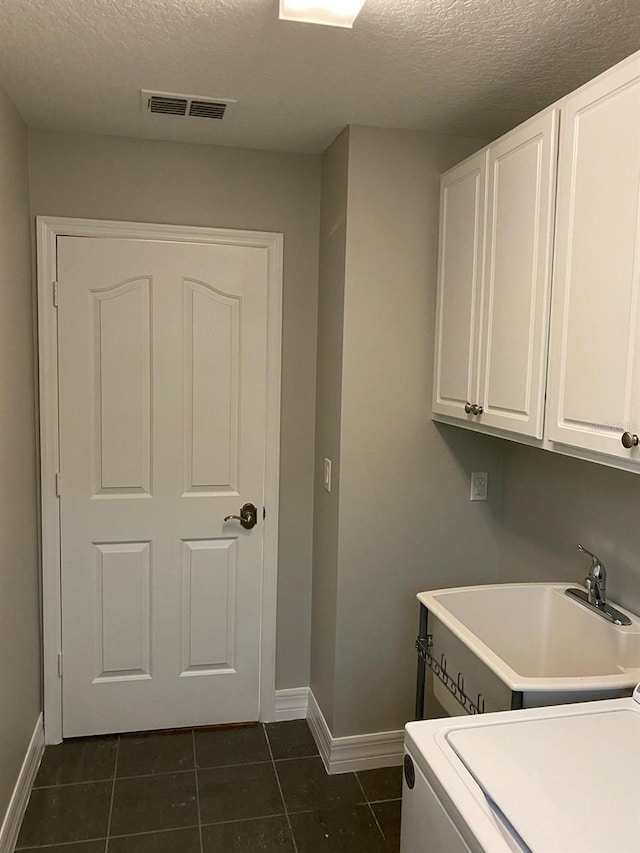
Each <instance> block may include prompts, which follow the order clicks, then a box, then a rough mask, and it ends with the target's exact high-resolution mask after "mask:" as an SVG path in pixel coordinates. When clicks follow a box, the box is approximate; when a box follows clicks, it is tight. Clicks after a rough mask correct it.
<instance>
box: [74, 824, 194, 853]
mask: <svg viewBox="0 0 640 853" xmlns="http://www.w3.org/2000/svg"><path fill="white" fill-rule="evenodd" d="M184 829H198V825H197V824H195V823H192V824H190V825H189V826H169V827H164V829H145V830H144V831H143V832H127V833H125V834H124V835H111V836H109V838H110V840H111V841H113V840H114V839H115V838H140V837H141V836H145V835H161V834H162V833H165V832H182V830H184ZM65 853H66V851H65Z"/></svg>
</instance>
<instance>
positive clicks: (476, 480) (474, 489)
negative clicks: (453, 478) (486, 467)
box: [469, 471, 489, 501]
mask: <svg viewBox="0 0 640 853" xmlns="http://www.w3.org/2000/svg"><path fill="white" fill-rule="evenodd" d="M488 491H489V475H488V474H487V472H486V471H474V472H473V473H472V474H471V494H470V496H469V497H470V500H472V501H486V499H487V493H488Z"/></svg>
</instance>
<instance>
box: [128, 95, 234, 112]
mask: <svg viewBox="0 0 640 853" xmlns="http://www.w3.org/2000/svg"><path fill="white" fill-rule="evenodd" d="M235 103H236V101H232V100H230V99H229V98H224V99H222V98H215V99H214V98H202V97H200V96H196V95H175V94H170V93H168V92H150V91H148V90H147V89H143V90H142V109H143V111H144V112H150V113H160V114H162V115H171V116H184V117H190V118H213V119H221V118H223V117H224V114H225V112H226V110H227V106H228V105H229V104H235Z"/></svg>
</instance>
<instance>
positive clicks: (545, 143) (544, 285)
mask: <svg viewBox="0 0 640 853" xmlns="http://www.w3.org/2000/svg"><path fill="white" fill-rule="evenodd" d="M557 147H558V110H550V111H549V112H547V113H544V114H543V115H540V116H538V117H537V118H535V119H533V120H532V121H531V122H528V123H527V124H525V125H524V126H523V127H520V128H518V129H517V130H515V131H513V132H512V133H510V134H509V135H508V136H506V137H504V138H503V139H501V140H499V141H498V142H497V143H495V144H494V145H492V146H490V148H489V190H488V195H487V211H488V214H487V242H486V245H487V248H486V253H485V257H486V260H485V274H484V287H483V293H484V298H483V308H482V324H483V331H482V335H481V342H482V351H481V358H480V365H481V374H480V396H479V400H480V404H481V405H482V408H483V412H482V414H481V415H480V416H479V418H480V420H481V421H482V423H483V425H484V426H493V427H498V428H501V429H504V430H508V431H509V432H516V433H520V434H522V435H528V436H531V437H532V438H542V432H543V424H544V393H545V384H546V376H547V338H548V328H549V305H550V296H551V260H552V254H553V221H554V220H553V211H554V201H555V188H556V186H555V184H556V154H557Z"/></svg>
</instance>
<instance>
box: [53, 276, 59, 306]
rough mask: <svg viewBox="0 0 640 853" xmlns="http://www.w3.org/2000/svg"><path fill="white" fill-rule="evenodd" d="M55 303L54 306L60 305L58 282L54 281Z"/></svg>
mask: <svg viewBox="0 0 640 853" xmlns="http://www.w3.org/2000/svg"><path fill="white" fill-rule="evenodd" d="M53 305H54V308H57V307H58V282H57V281H54V282H53Z"/></svg>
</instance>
